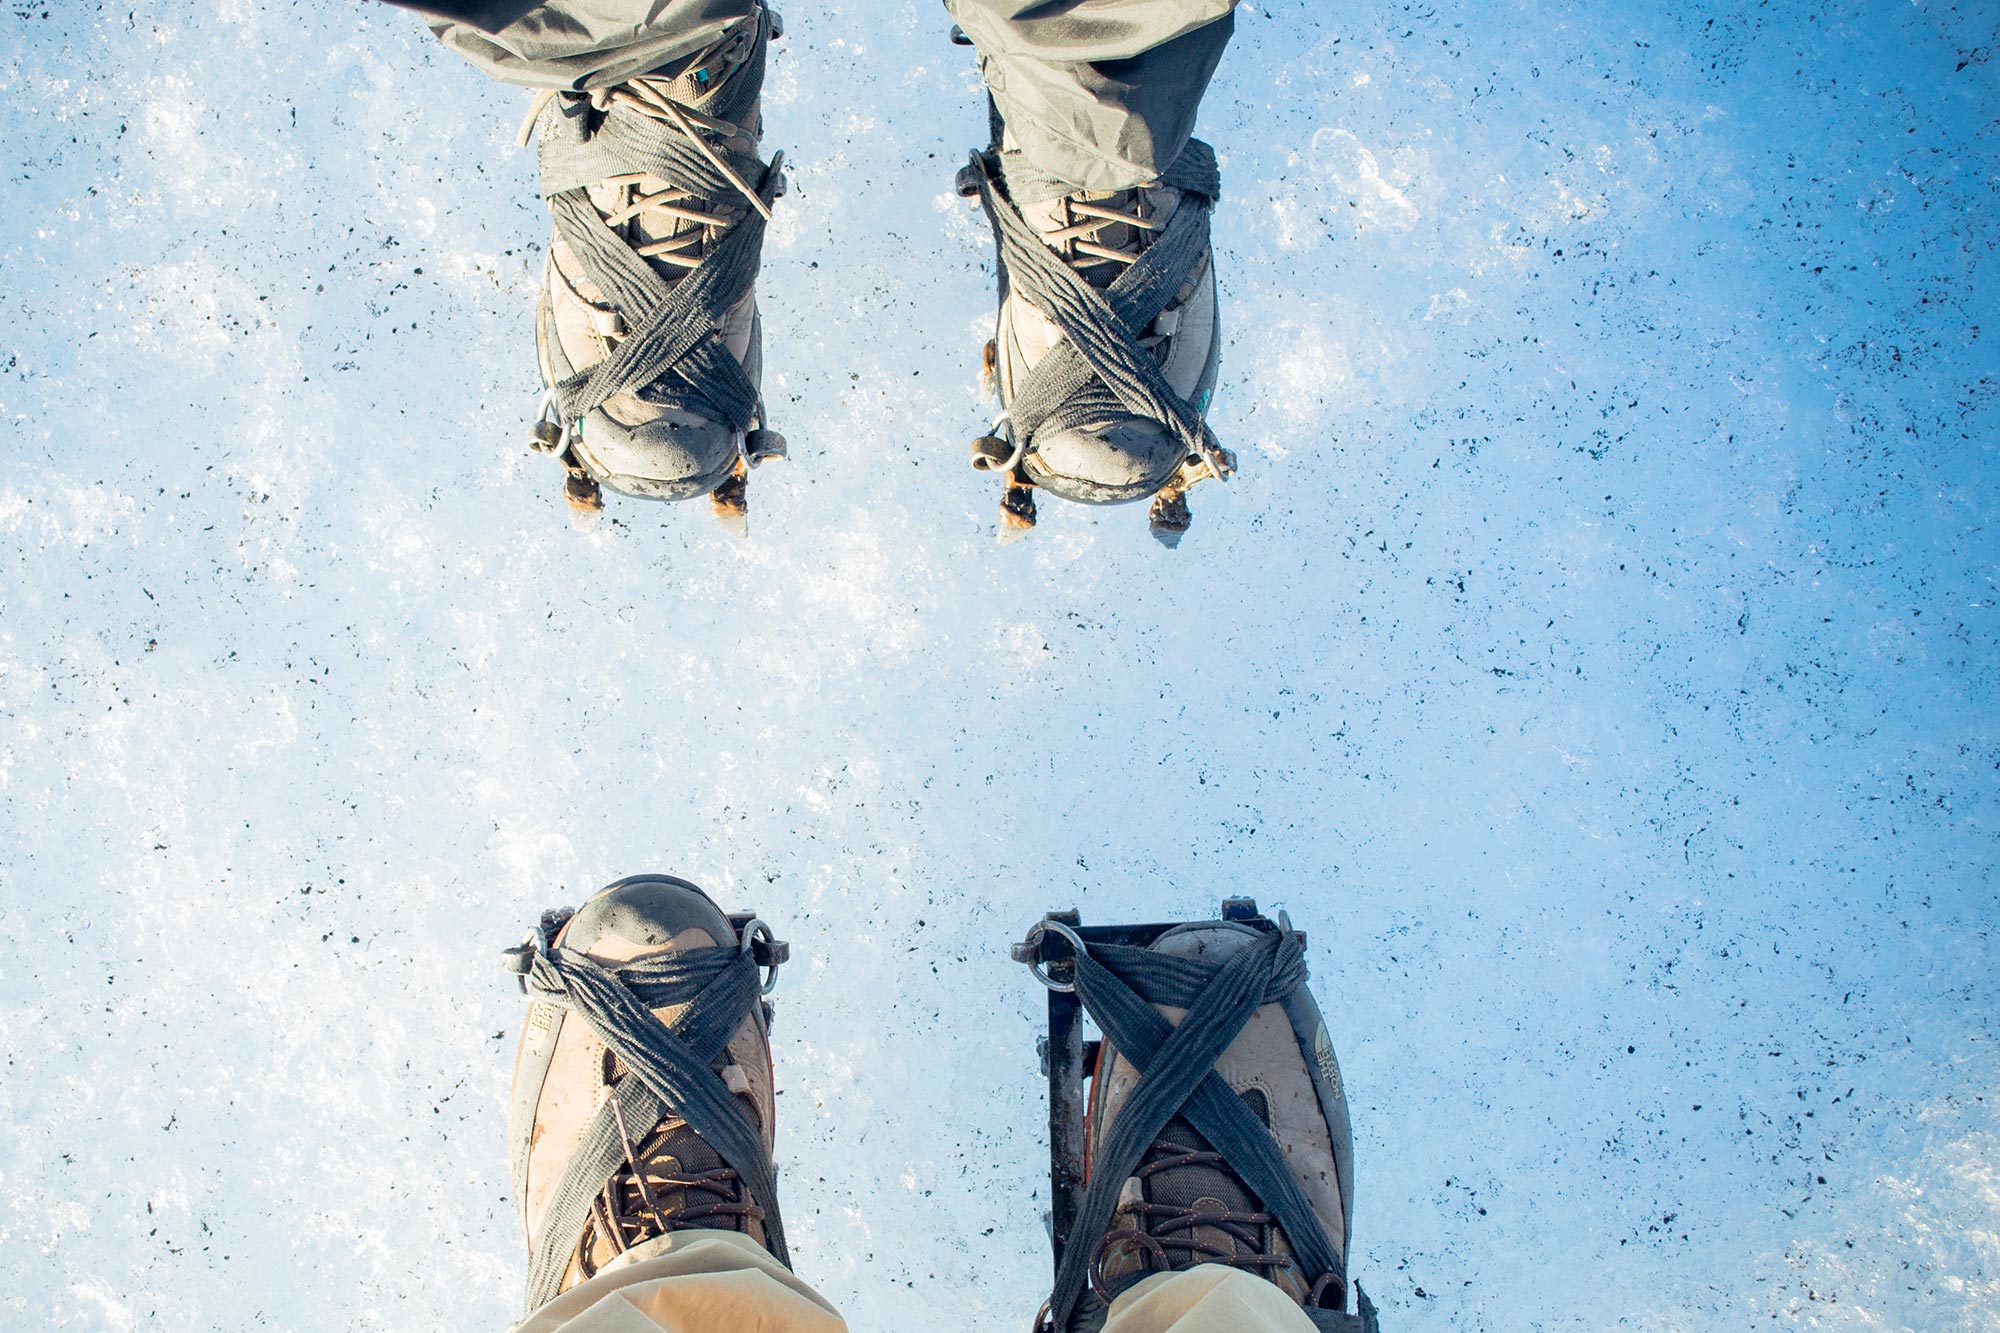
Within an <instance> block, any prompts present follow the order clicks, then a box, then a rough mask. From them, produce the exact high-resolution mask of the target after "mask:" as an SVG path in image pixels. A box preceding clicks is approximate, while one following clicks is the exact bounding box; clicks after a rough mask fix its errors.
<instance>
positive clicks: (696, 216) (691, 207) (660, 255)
mask: <svg viewBox="0 0 2000 1333" xmlns="http://www.w3.org/2000/svg"><path fill="white" fill-rule="evenodd" d="M755 41H756V35H755V33H754V32H752V31H750V30H748V29H741V30H738V31H737V32H736V33H735V34H733V35H731V36H728V37H725V38H723V39H722V40H721V41H719V42H717V43H716V44H715V45H714V46H711V47H709V48H708V49H707V50H706V51H703V52H701V53H700V54H698V55H696V56H695V57H694V58H693V59H692V60H691V61H690V62H689V63H688V65H687V72H686V73H683V74H680V75H676V76H673V77H671V78H669V77H664V76H660V75H653V74H642V75H640V76H638V77H636V78H632V79H627V80H626V81H625V82H623V83H620V84H617V85H615V86H613V87H610V88H602V89H598V90H596V91H594V92H591V93H589V94H587V96H588V97H589V99H590V104H591V106H592V107H593V108H594V109H596V110H597V111H599V112H604V111H609V110H610V109H611V108H612V107H624V108H626V109H627V110H630V111H636V112H638V113H639V114H640V115H643V116H647V117H650V118H651V119H653V120H657V121H660V122H661V123H662V124H666V125H671V126H673V127H674V128H675V129H676V130H678V131H679V132H680V133H681V134H682V135H683V136H685V137H686V138H687V140H688V141H689V142H690V143H692V144H693V145H694V146H695V148H696V149H697V150H698V151H699V152H700V153H701V155H702V156H703V157H705V158H707V159H708V161H709V164H710V165H711V166H713V167H714V168H715V169H716V170H717V171H718V172H719V173H721V175H722V176H723V177H725V178H726V179H727V180H728V181H729V183H730V184H731V185H732V186H733V187H734V188H735V189H736V191H737V193H738V194H740V195H741V196H742V197H743V199H744V201H745V202H747V203H748V205H749V206H750V207H751V208H753V209H755V210H756V211H757V212H758V213H760V214H761V215H762V216H763V217H764V220H765V221H767V222H768V221H770V219H771V208H770V205H768V204H766V203H765V202H764V199H763V197H762V196H761V195H759V194H758V193H757V191H756V190H755V189H753V188H752V187H751V185H750V183H749V182H748V181H746V180H744V179H743V177H742V175H741V174H740V173H738V172H737V171H736V170H735V169H734V168H733V167H731V166H730V165H729V163H728V162H726V161H725V160H724V159H723V158H722V156H721V154H719V153H717V152H716V151H715V142H712V140H714V141H719V142H720V143H722V144H723V145H725V146H728V147H734V148H737V149H741V150H743V151H749V152H754V151H755V150H756V140H755V138H754V137H753V136H752V135H751V134H750V133H749V131H748V130H746V129H745V128H744V127H743V126H741V125H737V124H734V123H732V122H730V121H727V120H722V119H720V118H718V117H715V116H708V115H704V114H702V113H701V112H699V111H695V110H693V109H691V108H689V107H687V106H684V105H682V99H684V98H686V97H688V96H689V95H690V94H692V95H694V96H697V97H698V96H700V95H702V94H703V93H705V92H706V91H707V90H708V89H710V88H713V87H715V86H716V85H718V84H720V83H721V82H722V81H723V80H725V79H727V78H728V77H729V75H730V74H731V73H732V72H734V70H735V68H736V66H737V65H740V64H742V63H743V62H744V61H745V60H747V59H748V58H749V54H750V50H751V48H752V47H753V46H754V45H755ZM676 94H678V95H679V96H676ZM562 95H563V94H561V93H559V92H558V91H557V90H555V89H544V90H542V91H541V92H539V93H537V94H536V96H535V100H534V102H533V104H532V105H530V106H529V108H528V114H527V117H526V118H525V119H524V120H523V121H522V122H521V130H520V133H519V135H518V136H517V139H518V142H519V144H520V146H521V147H523V148H525V147H527V146H528V143H529V141H530V139H531V138H532V137H533V134H534V128H535V122H536V121H537V120H539V119H540V118H541V114H542V110H543V108H545V107H546V106H548V104H549V102H550V101H552V100H553V99H555V98H556V97H559V96H562ZM598 185H599V186H600V187H610V188H613V189H615V190H616V191H617V196H616V199H617V202H616V203H615V204H614V205H613V207H612V208H611V209H610V210H609V211H608V212H607V211H604V210H603V209H602V208H601V207H600V208H599V212H600V214H601V215H602V216H603V218H604V223H605V225H606V226H608V227H614V228H615V227H619V226H622V225H624V224H626V223H629V222H633V221H634V220H638V221H642V222H644V223H646V224H647V225H648V226H649V228H650V229H651V230H653V231H655V232H662V231H665V232H671V234H669V235H667V236H665V237H664V238H663V239H660V240H656V241H651V242H648V243H645V244H642V245H635V246H634V247H633V250H634V252H635V253H637V254H638V255H640V256H641V257H642V258H645V259H654V260H658V261H660V262H662V263H665V264H670V265H672V266H674V267H676V268H681V269H692V268H695V267H697V266H698V265H699V264H700V263H701V260H702V256H703V255H704V254H705V253H706V251H707V248H708V245H709V243H710V242H712V241H716V240H720V239H721V237H722V236H723V234H724V233H726V232H727V231H728V230H729V228H731V227H733V226H735V225H736V224H737V223H738V222H740V221H741V220H742V219H743V217H744V216H745V214H744V211H743V210H742V209H741V208H738V209H736V210H734V211H732V212H728V213H723V212H716V211H713V210H712V209H711V208H708V207H704V206H703V205H706V204H707V203H708V201H707V200H705V199H703V198H702V197H700V196H699V195H697V194H695V193H694V192H693V191H691V190H686V189H682V188H680V187H678V186H676V185H674V184H673V183H671V182H669V181H664V180H662V179H660V178H659V177H657V176H651V175H647V174H645V173H643V172H630V173H627V174H624V175H618V176H609V177H606V178H605V179H604V180H602V181H599V182H598ZM682 224H693V225H692V226H686V227H684V226H683V225H682Z"/></svg>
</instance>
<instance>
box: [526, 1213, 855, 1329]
mask: <svg viewBox="0 0 2000 1333" xmlns="http://www.w3.org/2000/svg"><path fill="white" fill-rule="evenodd" d="M846 1329H847V1324H846V1322H845V1321H843V1320H842V1319H841V1317H840V1316H839V1315H838V1314H836V1313H835V1312H834V1308H833V1307H832V1306H831V1305H828V1304H827V1303H826V1301H825V1300H824V1299H823V1298H822V1297H821V1296H820V1295H819V1293H818V1292H816V1291H814V1290H813V1289H812V1288H811V1287H808V1286H807V1285H806V1284H805V1283H803V1282H801V1281H799V1280H798V1278H796V1277H794V1276H793V1275H792V1273H791V1271H790V1270H789V1269H787V1268H786V1267H785V1266H784V1265H783V1264H781V1263H779V1262H778V1261H777V1260H776V1259H773V1258H772V1257H771V1256H770V1255H769V1254H768V1253H767V1252H766V1251H765V1250H764V1248H763V1247H762V1246H760V1245H758V1244H757V1243H756V1242H755V1241H752V1240H751V1239H750V1238H749V1237H747V1236H743V1235H740V1234H738V1233H736V1232H734V1231H679V1232H673V1233H671V1234H669V1235H665V1236H661V1237H659V1238H658V1239H657V1240H651V1241H648V1242H646V1244H644V1245H641V1246H639V1247H638V1248H636V1249H634V1250H632V1251H631V1252H630V1253H629V1254H626V1255H625V1256H623V1258H622V1259H621V1260H620V1261H619V1262H618V1263H617V1264H616V1265H615V1266H613V1267H611V1268H608V1269H606V1270H605V1271H603V1272H601V1273H599V1274H598V1275H597V1276H596V1277H594V1278H591V1279H590V1280H589V1281H587V1282H580V1283H578V1284H577V1285H576V1286H574V1287H571V1288H570V1289H569V1290H568V1291H566V1292H564V1293H563V1294H562V1295H560V1296H558V1297H556V1298H555V1299H554V1300H552V1301H550V1302H549V1303H548V1304H547V1305H544V1306H543V1307H542V1308H541V1309H539V1310H537V1311H535V1313H533V1314H532V1315H530V1316H528V1318H527V1319H526V1320H524V1321H522V1322H521V1323H520V1324H517V1325H516V1326H515V1328H514V1333H558V1331H560V1333H846Z"/></svg>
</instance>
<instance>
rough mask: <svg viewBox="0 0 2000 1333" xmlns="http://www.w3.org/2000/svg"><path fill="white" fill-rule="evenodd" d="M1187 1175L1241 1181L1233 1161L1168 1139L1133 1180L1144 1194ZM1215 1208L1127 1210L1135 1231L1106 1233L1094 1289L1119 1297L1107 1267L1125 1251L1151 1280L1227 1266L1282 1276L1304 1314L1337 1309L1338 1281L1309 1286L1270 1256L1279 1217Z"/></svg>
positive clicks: (1094, 1264)
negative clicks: (1192, 1171) (1157, 1180)
mask: <svg viewBox="0 0 2000 1333" xmlns="http://www.w3.org/2000/svg"><path fill="white" fill-rule="evenodd" d="M1186 1167H1210V1168H1213V1169H1216V1170H1219V1171H1221V1172H1224V1173H1225V1174H1227V1175H1228V1176H1229V1177H1230V1178H1231V1179H1232V1180H1234V1179H1236V1173H1235V1172H1234V1171H1232V1170H1231V1169H1230V1166H1229V1160H1228V1159H1227V1158H1226V1157H1224V1156H1223V1155H1222V1154H1221V1153H1219V1152H1215V1151H1213V1150H1212V1149H1208V1148H1197V1147H1192V1146H1189V1145H1187V1144H1183V1143H1176V1142H1174V1141H1172V1140H1170V1139H1158V1140H1155V1141H1154V1143H1153V1146H1152V1147H1151V1148H1149V1149H1147V1151H1146V1158H1145V1160H1144V1161H1143V1162H1142V1163H1141V1165H1140V1166H1139V1168H1138V1170H1137V1171H1135V1172H1134V1173H1133V1174H1134V1175H1135V1176H1136V1177H1137V1178H1138V1180H1139V1181H1140V1182H1141V1188H1142V1192H1144V1185H1145V1182H1147V1181H1150V1180H1151V1179H1152V1178H1153V1177H1154V1176H1156V1175H1159V1174H1160V1173H1161V1172H1165V1171H1177V1170H1181V1169H1183V1168H1186ZM1238 1183H1239V1184H1240V1183H1241V1182H1240V1181H1239V1182H1238ZM1244 1193H1245V1194H1246V1195H1249V1193H1250V1191H1249V1190H1248V1189H1245V1190H1244ZM1215 1205H1216V1201H1215V1200H1199V1199H1198V1200H1196V1201H1194V1202H1193V1203H1190V1204H1186V1205H1181V1204H1168V1203H1152V1202H1147V1201H1141V1202H1138V1203H1134V1204H1126V1205H1123V1207H1124V1208H1125V1210H1126V1211H1127V1212H1129V1213H1131V1214H1135V1215H1136V1217H1137V1219H1138V1222H1137V1225H1133V1226H1124V1227H1113V1228H1112V1229H1111V1230H1109V1231H1107V1232H1105V1233H1104V1237H1103V1239H1102V1240H1100V1241H1099V1242H1098V1243H1097V1248H1096V1249H1095V1250H1094V1251H1093V1252H1092V1254H1091V1257H1090V1285H1091V1289H1092V1290H1093V1291H1095V1292H1096V1293H1097V1295H1098V1296H1099V1297H1100V1298H1101V1299H1103V1300H1105V1301H1107V1302H1108V1301H1110V1300H1111V1299H1112V1298H1113V1297H1114V1296H1116V1295H1117V1292H1116V1291H1114V1290H1112V1289H1111V1287H1110V1286H1109V1285H1108V1284H1107V1283H1106V1281H1105V1278H1104V1263H1105V1260H1106V1259H1107V1258H1108V1257H1109V1256H1110V1254H1111V1252H1112V1250H1113V1249H1114V1247H1117V1246H1121V1245H1122V1246H1130V1247H1132V1248H1134V1249H1136V1250H1137V1251H1138V1253H1139V1256H1140V1259H1141V1262H1142V1263H1143V1265H1144V1267H1145V1270H1146V1271H1147V1272H1148V1273H1161V1272H1176V1271H1179V1270H1181V1269H1186V1268H1193V1267H1194V1266H1196V1265H1197V1264H1226V1265H1228V1266H1229V1267H1231V1268H1243V1269H1248V1270H1250V1271H1252V1272H1255V1273H1258V1274H1260V1275H1261V1276H1263V1277H1265V1278H1268V1279H1273V1280H1275V1279H1276V1277H1277V1276H1278V1275H1279V1274H1280V1273H1285V1274H1289V1275H1290V1276H1291V1277H1292V1278H1293V1279H1295V1281H1296V1282H1297V1284H1298V1287H1299V1289H1300V1290H1302V1291H1304V1292H1305V1293H1306V1299H1305V1302H1304V1303H1305V1306H1306V1308H1308V1309H1314V1308H1320V1307H1323V1306H1324V1305H1325V1303H1326V1302H1327V1300H1328V1299H1329V1298H1330V1299H1331V1300H1332V1302H1333V1305H1334V1306H1336V1307H1337V1306H1338V1305H1339V1304H1340V1303H1341V1301H1342V1299H1343V1297H1344V1295H1345V1292H1344V1289H1343V1288H1342V1285H1341V1283H1340V1281H1339V1279H1338V1278H1336V1277H1335V1276H1334V1275H1333V1274H1331V1273H1327V1274H1323V1275H1322V1276H1321V1277H1319V1278H1318V1279H1317V1280H1314V1279H1312V1278H1308V1277H1307V1276H1306V1274H1305V1272H1304V1270H1302V1269H1301V1268H1300V1267H1299V1266H1298V1264H1297V1263H1295V1262H1294V1261H1293V1260H1292V1258H1291V1257H1290V1256H1289V1255H1283V1254H1276V1253H1273V1252H1272V1242H1273V1239H1274V1238H1275V1236H1276V1235H1277V1224H1278V1219H1277V1218H1276V1217H1275V1216H1273V1215H1272V1214H1270V1213H1267V1212H1262V1211H1258V1210H1252V1209H1233V1208H1227V1207H1217V1206H1215ZM1198 1230H1208V1231H1220V1232H1222V1233H1223V1234H1224V1235H1226V1236H1228V1237H1229V1238H1230V1242H1231V1243H1230V1244H1229V1245H1222V1244H1219V1243H1217V1242H1216V1241H1214V1240H1211V1239H1208V1238H1206V1237H1203V1236H1200V1235H1197V1234H1196V1232H1197V1231H1198ZM1126 1285H1129V1284H1128V1283H1123V1282H1121V1284H1120V1287H1119V1290H1123V1288H1124V1286H1126Z"/></svg>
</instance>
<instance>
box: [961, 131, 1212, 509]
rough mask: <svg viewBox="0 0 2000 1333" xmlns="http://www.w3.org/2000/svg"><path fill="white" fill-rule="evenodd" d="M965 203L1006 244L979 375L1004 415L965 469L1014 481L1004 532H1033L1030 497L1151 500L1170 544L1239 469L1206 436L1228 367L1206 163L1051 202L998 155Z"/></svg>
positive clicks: (1013, 160)
mask: <svg viewBox="0 0 2000 1333" xmlns="http://www.w3.org/2000/svg"><path fill="white" fill-rule="evenodd" d="M1003 142H1004V140H1003ZM959 188H960V192H961V193H965V194H969V195H976V196H978V197H979V198H980V199H981V201H982V203H983V204H984V205H985V207H986V211H987V214H988V217H989V219H990V220H991V221H992V223H993V225H994V228H995V231H996V233H997V234H998V236H999V240H1000V279H1001V300H1000V309H999V316H998V319H997V320H996V326H995V332H994V337H993V341H992V342H991V343H989V344H987V349H986V364H985V368H986V370H987V372H988V373H989V374H990V376H991V380H992V388H993V390H994V391H996V392H997V394H998V396H999V399H1000V406H1001V415H1000V420H999V422H998V423H996V427H995V430H994V432H993V433H992V434H991V435H989V436H987V437H985V438H982V439H981V440H980V441H978V442H977V443H975V445H974V446H973V464H974V466H975V467H977V468H980V469H981V470H983V471H1000V472H1005V473H1006V474H1007V481H1008V495H1007V496H1006V497H1005V498H1004V499H1003V527H1010V528H1015V529H1020V528H1025V527H1030V526H1032V525H1033V523H1034V506H1033V500H1032V497H1031V496H1029V495H1027V494H1026V492H1027V491H1028V489H1029V488H1039V489H1041V490H1044V491H1048V492H1049V493H1051V494H1053V495H1058V496H1061V497H1063V498H1064V499H1069V500H1076V501H1080V502H1082V503H1084V504H1122V503H1126V502H1129V501H1133V500H1143V499H1147V498H1149V497H1151V498H1154V499H1155V503H1154V507H1153V518H1154V530H1155V533H1156V535H1159V536H1160V537H1161V539H1162V540H1163V541H1166V542H1167V544H1169V545H1173V544H1175V543H1177V542H1178V540H1179V537H1180V534H1181V533H1182V532H1184V531H1185V530H1186V528H1187V525H1188V518H1187V507H1186V503H1185V500H1184V499H1183V498H1182V497H1183V495H1184V493H1185V491H1186V489H1187V487H1188V486H1190V485H1192V484H1193V483H1194V482H1195V481H1197V480H1200V479H1201V478H1203V477H1207V476H1217V477H1220V476H1225V475H1227V474H1228V473H1229V472H1230V471H1232V470H1233V468H1234V460H1233V458H1231V456H1230V455H1229V453H1228V451H1227V450H1224V449H1222V448H1221V447H1220V446H1219V445H1218V444H1216V442H1215V440H1214V437H1213V436H1212V435H1211V434H1210V433H1209V431H1208V429H1207V427H1206V425H1205V424H1204V422H1203V418H1204V416H1205V415H1206V413H1207V410H1208V404H1209V400H1210V398H1211V397H1212V396H1213V394H1214V390H1215V381H1216V372H1217V367H1218V363H1219V360H1220V356H1221V335H1220V324H1219V320H1218V315H1217V308H1216V291H1215V264H1214V256H1213V253H1212V250H1211V247H1210V244H1209V239H1208V214H1209V210H1210V208H1211V206H1212V204H1213V202H1214V197H1215V188H1216V186H1215V171H1214V157H1213V154H1212V153H1210V151H1209V150H1208V147H1207V145H1205V144H1202V143H1200V142H1199V141H1192V142H1190V145H1189V148H1188V150H1187V151H1186V152H1185V153H1183V154H1182V157H1181V159H1180V160H1178V161H1176V163H1175V164H1174V168H1173V169H1172V170H1170V171H1169V172H1168V173H1167V174H1166V175H1165V176H1163V177H1162V178H1161V180H1160V181H1159V182H1158V183H1156V184H1154V185H1150V186H1144V187H1140V188H1137V189H1130V190H1117V191H1111V192H1104V191H1076V192H1072V193H1069V194H1061V195H1055V196H1052V197H1047V191H1048V190H1050V189H1053V188H1055V187H1054V186H1052V185H1051V184H1049V183H1048V182H1046V181H1044V180H1040V179H1037V178H1036V177H1035V174H1034V173H1033V171H1032V169H1031V168H1028V167H1027V166H1026V165H1025V164H1024V162H1023V160H1022V159H1021V157H1020V155H1019V154H1018V153H1014V152H1012V151H1011V149H1010V148H1003V149H1002V150H1001V151H1000V152H999V153H997V154H996V153H990V152H989V153H984V154H979V155H977V156H975V157H974V159H973V164H972V166H970V167H969V168H967V170H966V171H965V172H963V173H961V176H960V185H959ZM1156 247H1157V248H1158V249H1157V253H1156V252H1155V251H1156ZM1058 353H1060V355H1058ZM1051 358H1054V360H1053V361H1052V360H1051ZM1045 363H1048V369H1047V370H1046V371H1045V372H1042V368H1043V367H1044V364H1045ZM1038 372H1042V373H1038Z"/></svg>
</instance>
